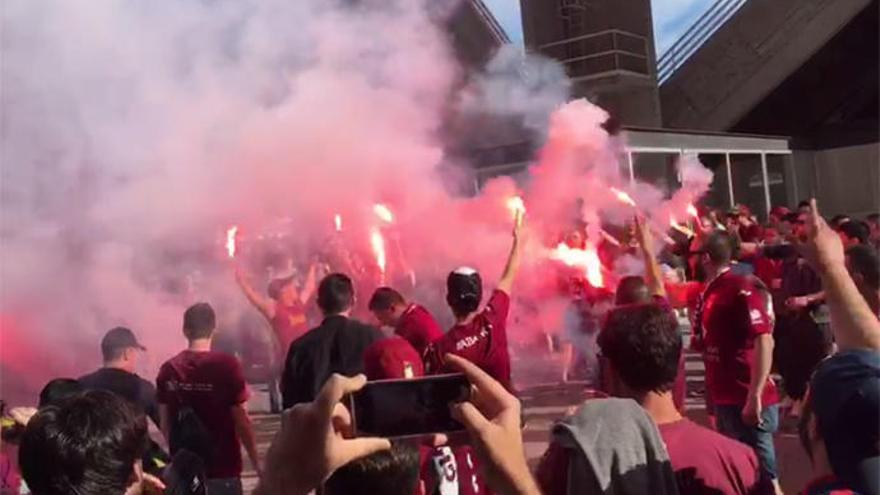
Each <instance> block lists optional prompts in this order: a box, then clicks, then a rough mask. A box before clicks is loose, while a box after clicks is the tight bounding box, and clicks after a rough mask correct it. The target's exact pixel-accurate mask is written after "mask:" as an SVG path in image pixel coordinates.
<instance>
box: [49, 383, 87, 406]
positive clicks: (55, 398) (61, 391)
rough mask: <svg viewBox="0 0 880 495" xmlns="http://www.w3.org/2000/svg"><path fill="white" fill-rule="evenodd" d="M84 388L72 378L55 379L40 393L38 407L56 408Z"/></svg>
mask: <svg viewBox="0 0 880 495" xmlns="http://www.w3.org/2000/svg"><path fill="white" fill-rule="evenodd" d="M85 389H86V388H85V387H84V386H83V385H82V384H81V383H80V382H78V381H77V380H74V379H73V378H55V379H54V380H49V383H47V384H46V386H45V387H43V390H41V391H40V404H39V407H40V408H43V407H48V406H57V405H60V404H61V403H62V402H64V401H65V400H67V399H69V398H71V397H73V396H75V395H77V394H79V393H80V392H82V391H83V390H85Z"/></svg>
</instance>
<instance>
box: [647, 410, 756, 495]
mask: <svg viewBox="0 0 880 495" xmlns="http://www.w3.org/2000/svg"><path fill="white" fill-rule="evenodd" d="M658 428H659V429H660V436H662V437H663V442H664V443H666V450H667V451H668V452H669V459H670V461H671V462H672V469H673V470H674V471H675V478H676V482H677V483H678V488H679V493H681V495H689V494H703V493H725V494H742V495H746V494H764V493H766V494H771V493H773V489H772V486H771V485H770V484H769V483H765V482H762V481H761V476H760V471H759V466H758V460H757V458H756V457H755V452H754V451H753V450H752V449H751V448H749V447H747V446H746V445H744V444H741V443H739V442H737V441H735V440H731V439H729V438H727V437H725V436H724V435H721V434H719V433H717V432H714V431H712V430H710V429H708V428H704V427H702V426H700V425H698V424H696V423H694V422H693V421H691V420H689V419H681V420H679V421H676V422H674V423H667V424H662V425H658Z"/></svg>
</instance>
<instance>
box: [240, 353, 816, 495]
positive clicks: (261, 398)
mask: <svg viewBox="0 0 880 495" xmlns="http://www.w3.org/2000/svg"><path fill="white" fill-rule="evenodd" d="M516 359H517V361H518V363H517V364H518V366H516V365H515V369H518V370H520V373H519V376H517V373H516V371H515V372H514V381H515V382H516V383H517V386H518V388H519V389H520V390H521V392H520V399H521V400H522V403H523V411H524V417H525V428H524V431H523V440H524V443H525V450H526V456H527V457H528V460H529V465H530V466H532V468H534V467H535V466H536V465H537V463H538V461H539V460H540V458H541V455H542V454H543V453H544V451H545V450H546V449H547V445H548V443H549V436H550V430H551V428H552V426H553V424H554V423H555V422H556V421H557V420H559V419H560V418H562V417H564V416H565V415H566V414H567V413H568V411H569V410H570V409H572V408H575V407H577V406H578V405H579V404H581V403H582V402H583V401H584V400H587V399H589V398H590V397H591V396H592V388H591V387H590V384H589V383H586V382H568V383H560V382H559V381H558V380H554V378H555V377H559V376H561V369H562V367H561V363H560V362H559V360H558V357H556V356H554V355H552V354H547V355H543V356H542V355H538V356H528V357H527V356H519V357H518V358H516ZM685 359H686V361H685V369H686V372H687V384H688V394H687V400H686V402H685V411H686V415H687V416H688V417H689V418H691V419H692V420H694V421H696V422H698V423H700V424H703V425H705V426H709V419H708V417H707V414H706V406H705V402H704V399H703V394H702V390H703V386H704V376H705V370H704V368H703V363H702V359H701V358H700V356H699V355H697V354H694V353H690V352H688V353H687V354H686V356H685ZM537 369H540V370H542V371H543V372H542V373H537V372H535V370H537ZM251 408H252V409H253V410H254V425H255V429H256V434H257V442H258V444H259V450H260V455H261V456H263V455H265V451H266V449H267V448H268V446H269V443H270V442H271V440H272V438H273V436H274V434H275V432H276V431H278V428H279V424H280V423H279V416H278V415H273V414H267V413H266V412H265V411H267V410H268V399H267V397H266V394H265V393H259V392H258V393H257V394H255V397H254V400H252V403H251ZM782 423H783V426H782V428H781V429H780V432H779V433H778V434H777V436H776V450H777V458H778V462H779V469H780V479H781V481H782V488H783V491H784V492H785V493H789V494H795V493H799V492H800V490H802V489H803V488H804V486H806V484H807V482H808V481H809V479H810V462H809V459H808V458H807V456H806V454H805V453H804V451H803V449H802V448H801V447H800V443H799V440H798V437H797V429H796V427H795V423H794V421H793V420H792V419H786V420H783V422H782ZM243 479H244V484H245V488H246V493H250V490H252V489H253V487H254V486H255V485H256V478H255V474H254V472H253V470H252V469H250V466H249V465H248V466H247V467H246V472H245V475H244V477H243Z"/></svg>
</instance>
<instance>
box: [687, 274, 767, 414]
mask: <svg viewBox="0 0 880 495" xmlns="http://www.w3.org/2000/svg"><path fill="white" fill-rule="evenodd" d="M696 318H697V321H698V322H699V325H700V327H701V329H702V333H703V346H704V350H703V359H704V361H705V363H706V387H707V388H708V391H709V395H711V397H712V400H713V402H714V403H715V404H717V405H737V406H741V405H744V404H745V403H746V398H747V397H748V393H749V385H750V382H751V376H752V366H753V364H754V362H755V357H756V356H755V339H756V338H757V337H758V336H760V335H764V334H772V333H773V324H774V316H773V304H772V301H771V300H770V294H769V293H768V291H767V289H766V287H764V286H763V285H762V284H761V282H760V281H759V280H758V279H757V278H754V277H744V276H741V275H736V274H734V273H731V271H730V270H726V271H724V272H722V273H721V274H720V275H718V276H717V277H715V279H713V280H712V281H710V282H709V283H708V284H706V289H705V290H704V291H703V294H702V296H701V297H700V301H699V304H698V309H697V316H696ZM778 402H779V395H778V394H777V392H776V386H775V384H774V383H773V380H772V379H768V380H767V385H766V386H765V387H764V394H763V396H762V404H763V405H764V406H769V405H773V404H776V403H778Z"/></svg>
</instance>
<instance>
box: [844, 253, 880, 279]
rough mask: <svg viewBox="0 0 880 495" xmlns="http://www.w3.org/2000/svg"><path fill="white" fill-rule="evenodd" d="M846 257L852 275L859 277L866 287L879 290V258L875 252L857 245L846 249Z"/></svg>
mask: <svg viewBox="0 0 880 495" xmlns="http://www.w3.org/2000/svg"><path fill="white" fill-rule="evenodd" d="M846 257H847V258H849V263H848V265H849V268H850V270H851V271H852V272H853V273H854V274H855V273H858V274H859V275H861V276H862V278H863V279H865V283H866V284H867V285H868V287H871V288H872V289H880V257H878V255H877V250H875V249H874V248H872V247H871V246H868V245H865V244H859V245H856V246H852V247H851V248H849V249H847V250H846Z"/></svg>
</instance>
